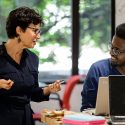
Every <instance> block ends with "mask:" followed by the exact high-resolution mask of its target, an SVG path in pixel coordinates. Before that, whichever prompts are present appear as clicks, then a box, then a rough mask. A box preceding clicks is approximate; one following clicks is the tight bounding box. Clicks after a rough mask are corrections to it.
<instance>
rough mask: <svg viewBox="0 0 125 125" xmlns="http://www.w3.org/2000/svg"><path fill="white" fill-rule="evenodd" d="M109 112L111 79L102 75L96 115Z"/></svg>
mask: <svg viewBox="0 0 125 125" xmlns="http://www.w3.org/2000/svg"><path fill="white" fill-rule="evenodd" d="M108 114H109V80H108V77H100V78H99V83H98V91H97V98H96V109H95V115H108Z"/></svg>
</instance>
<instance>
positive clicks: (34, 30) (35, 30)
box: [27, 27, 41, 35]
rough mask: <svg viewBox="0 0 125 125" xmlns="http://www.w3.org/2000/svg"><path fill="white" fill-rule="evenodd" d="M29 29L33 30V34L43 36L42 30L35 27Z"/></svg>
mask: <svg viewBox="0 0 125 125" xmlns="http://www.w3.org/2000/svg"><path fill="white" fill-rule="evenodd" d="M27 28H29V29H32V30H33V32H34V33H35V34H36V35H37V34H41V30H40V29H37V28H34V27H27Z"/></svg>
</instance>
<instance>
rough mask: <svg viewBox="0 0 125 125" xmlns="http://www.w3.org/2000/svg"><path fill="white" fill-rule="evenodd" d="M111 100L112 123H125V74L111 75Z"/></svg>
mask: <svg viewBox="0 0 125 125" xmlns="http://www.w3.org/2000/svg"><path fill="white" fill-rule="evenodd" d="M109 100H110V101H109V107H110V108H109V111H110V114H109V115H110V120H111V123H112V124H114V125H115V124H117V125H121V124H124V125H125V75H114V76H113V75H110V76H109Z"/></svg>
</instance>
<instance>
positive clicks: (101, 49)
mask: <svg viewBox="0 0 125 125" xmlns="http://www.w3.org/2000/svg"><path fill="white" fill-rule="evenodd" d="M110 40H111V0H80V56H79V71H80V74H86V73H87V71H88V69H89V68H90V66H91V64H92V63H94V62H95V61H97V60H100V59H103V58H107V57H109V52H108V47H107V46H108V43H109V41H110Z"/></svg>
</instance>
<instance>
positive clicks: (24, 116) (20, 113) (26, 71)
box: [0, 43, 49, 125]
mask: <svg viewBox="0 0 125 125" xmlns="http://www.w3.org/2000/svg"><path fill="white" fill-rule="evenodd" d="M2 78H4V79H11V80H13V81H14V85H13V86H12V88H11V89H10V90H5V89H0V124H1V125H34V122H33V118H32V110H31V106H30V101H35V102H40V101H44V100H49V95H48V96H45V95H44V94H43V90H42V89H41V88H40V87H38V57H37V56H36V55H35V54H34V53H33V52H31V51H30V50H28V49H24V50H23V54H22V58H21V61H20V64H17V63H16V62H15V61H14V60H13V59H12V58H11V57H10V56H9V55H8V54H7V51H6V48H5V45H4V43H3V44H2V45H0V79H2Z"/></svg>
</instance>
